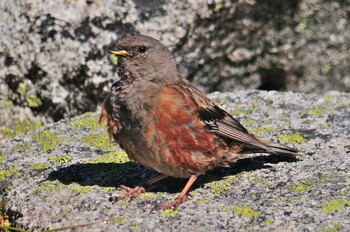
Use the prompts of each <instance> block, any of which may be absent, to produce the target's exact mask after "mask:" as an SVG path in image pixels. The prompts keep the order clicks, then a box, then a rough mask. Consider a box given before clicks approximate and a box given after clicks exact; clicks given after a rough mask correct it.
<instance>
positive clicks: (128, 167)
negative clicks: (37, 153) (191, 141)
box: [48, 155, 298, 193]
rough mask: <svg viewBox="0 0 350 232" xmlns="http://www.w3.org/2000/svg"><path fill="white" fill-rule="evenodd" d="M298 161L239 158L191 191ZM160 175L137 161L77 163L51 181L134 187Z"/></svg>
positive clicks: (172, 182)
mask: <svg viewBox="0 0 350 232" xmlns="http://www.w3.org/2000/svg"><path fill="white" fill-rule="evenodd" d="M297 161H298V160H297V159H296V158H293V157H288V156H281V155H269V156H256V157H252V158H243V159H239V160H238V161H237V162H236V163H234V164H232V165H231V167H229V168H216V169H214V170H212V171H209V172H207V173H206V175H202V176H200V177H199V178H198V180H197V181H196V182H195V184H194V185H193V186H192V188H191V190H193V189H196V188H199V187H200V186H202V185H203V184H205V183H209V182H212V181H218V180H221V179H223V178H224V177H226V176H231V175H237V174H239V173H241V172H249V171H254V170H259V169H268V168H271V166H270V165H269V164H277V163H280V162H297ZM156 175H157V173H156V172H153V171H150V170H148V169H146V168H144V167H143V166H141V165H139V164H136V163H133V162H126V163H97V164H73V165H70V166H68V167H64V168H61V169H58V170H56V171H53V172H51V173H50V174H49V176H48V180H58V181H60V182H61V183H63V184H71V183H77V184H79V185H82V186H93V185H97V186H100V187H118V186H120V185H126V186H130V187H131V186H135V185H139V184H141V183H142V182H144V181H146V180H148V179H150V178H151V177H153V176H156ZM186 182H187V179H181V178H179V179H175V178H172V177H169V178H166V179H164V180H162V181H159V182H157V183H155V184H154V185H152V186H150V187H149V188H147V191H150V192H168V193H178V192H180V191H181V190H182V188H183V187H184V186H185V184H186Z"/></svg>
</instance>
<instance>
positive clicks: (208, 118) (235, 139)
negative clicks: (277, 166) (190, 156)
mask: <svg viewBox="0 0 350 232" xmlns="http://www.w3.org/2000/svg"><path fill="white" fill-rule="evenodd" d="M180 85H181V86H182V87H184V89H185V90H186V91H187V94H188V95H190V96H191V98H192V100H193V101H194V102H195V103H196V105H197V106H198V110H197V114H198V118H199V119H200V120H202V121H203V122H204V123H205V124H206V126H207V128H208V129H209V130H210V131H211V132H212V133H215V134H217V135H218V136H220V137H223V138H225V140H226V141H227V140H229V141H230V142H232V143H238V144H242V145H243V146H248V147H255V148H257V149H260V150H263V151H265V152H268V153H275V152H274V151H273V150H272V149H271V148H269V147H268V146H267V145H265V144H264V143H262V142H261V141H260V140H258V139H257V138H255V137H254V136H253V135H251V134H250V133H249V132H248V131H247V129H246V128H244V127H243V126H242V124H240V123H239V122H238V121H237V120H236V119H235V118H233V117H232V116H231V115H230V114H229V113H227V112H226V111H225V110H223V109H221V108H220V107H219V106H217V105H216V104H215V103H214V102H213V101H212V100H210V99H209V98H207V97H206V96H204V95H203V94H202V93H201V92H200V91H199V90H198V89H197V88H196V87H195V86H193V85H192V84H191V83H190V82H188V81H186V80H184V81H183V82H182V83H181V84H180Z"/></svg>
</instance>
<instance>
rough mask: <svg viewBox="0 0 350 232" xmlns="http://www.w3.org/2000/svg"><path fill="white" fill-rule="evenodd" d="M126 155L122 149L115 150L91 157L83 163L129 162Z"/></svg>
mask: <svg viewBox="0 0 350 232" xmlns="http://www.w3.org/2000/svg"><path fill="white" fill-rule="evenodd" d="M129 161H130V160H129V158H128V155H127V154H126V153H125V152H123V151H116V152H111V153H108V154H107V155H102V156H98V157H96V158H92V159H90V160H88V161H86V162H85V163H87V164H98V163H126V162H129Z"/></svg>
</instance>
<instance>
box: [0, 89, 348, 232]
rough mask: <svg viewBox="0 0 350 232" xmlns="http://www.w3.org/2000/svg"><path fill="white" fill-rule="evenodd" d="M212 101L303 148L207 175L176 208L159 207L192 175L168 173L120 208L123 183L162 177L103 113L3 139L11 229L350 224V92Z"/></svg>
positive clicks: (0, 186)
mask: <svg viewBox="0 0 350 232" xmlns="http://www.w3.org/2000/svg"><path fill="white" fill-rule="evenodd" d="M210 97H211V98H212V99H213V100H214V101H216V102H218V103H219V104H220V105H221V106H222V107H224V108H225V109H227V111H228V112H230V113H232V114H233V115H234V116H235V117H236V118H238V119H239V120H240V121H241V122H242V123H243V125H245V126H246V127H247V128H248V129H249V130H250V131H251V132H253V133H255V134H258V135H260V136H263V137H266V138H268V139H271V140H275V141H279V142H281V143H286V144H288V145H290V146H293V147H295V148H297V149H299V150H300V151H301V153H302V157H300V158H296V159H292V158H290V157H283V156H271V155H263V154H255V155H246V156H244V157H242V158H241V159H240V160H239V161H238V162H237V163H236V164H233V165H232V166H231V167H230V168H218V169H216V170H213V171H211V172H209V173H207V174H206V175H204V176H201V177H200V178H199V180H198V181H197V182H196V183H195V185H194V186H193V187H192V188H191V191H190V192H189V195H190V199H189V200H188V201H187V202H185V203H184V204H182V205H181V206H180V207H179V208H178V209H175V210H166V211H162V212H158V211H152V209H153V208H154V207H155V206H156V205H157V204H159V203H160V202H166V201H168V200H171V199H173V198H174V197H175V195H176V194H177V193H178V192H179V191H180V190H181V189H182V187H183V186H184V184H185V183H186V180H181V179H173V178H168V179H166V180H164V181H162V182H160V183H158V184H156V185H155V186H154V187H153V188H152V189H150V190H149V192H147V193H145V194H143V195H141V196H140V198H138V199H135V200H134V201H131V202H127V201H120V202H116V203H114V204H112V203H111V202H109V200H108V199H109V197H111V196H117V195H118V194H120V193H121V191H120V190H117V189H116V188H117V187H118V186H119V185H120V184H126V185H128V186H132V185H135V184H138V183H140V182H142V181H145V180H147V179H148V178H150V177H151V176H153V175H156V173H154V172H152V171H150V170H147V169H146V168H144V167H142V166H140V165H137V164H135V163H132V162H129V160H128V159H127V156H126V154H125V153H124V152H123V151H122V150H121V149H120V148H119V147H118V146H116V145H113V144H111V143H110V142H109V140H108V136H107V133H106V128H101V127H99V125H98V124H97V120H98V113H86V114H83V115H81V116H78V117H75V118H72V119H69V120H63V121H60V122H57V123H53V124H50V125H48V126H46V127H44V128H42V129H40V130H37V131H34V132H31V133H29V134H28V135H25V136H16V137H15V138H14V139H11V140H1V141H0V148H1V154H0V166H1V170H0V193H1V199H2V200H1V202H0V205H2V207H3V211H5V212H7V214H8V216H9V217H10V222H11V223H12V225H14V226H16V227H19V228H24V229H28V230H36V231H39V230H42V229H45V228H51V229H53V228H59V227H66V226H73V227H74V226H76V227H78V226H82V228H77V230H78V231H85V230H88V231H116V230H136V231H164V230H170V231H174V230H180V231H194V230H196V231H217V230H227V231H236V230H254V231H256V230H259V231H271V230H277V231H304V230H309V231H322V230H325V231H328V230H344V231H345V230H346V228H349V227H350V219H349V216H348V215H349V213H350V188H349V182H350V176H349V173H350V158H349V147H350V131H349V126H350V120H349V119H350V118H349V115H350V107H349V106H350V100H349V99H350V94H346V93H339V92H335V91H333V92H328V93H326V94H324V95H318V94H302V93H291V92H286V93H279V92H275V91H270V92H266V91H238V92H236V93H217V92H216V93H213V94H211V95H210Z"/></svg>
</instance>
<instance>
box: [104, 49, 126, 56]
mask: <svg viewBox="0 0 350 232" xmlns="http://www.w3.org/2000/svg"><path fill="white" fill-rule="evenodd" d="M109 53H110V54H112V55H116V56H128V55H129V53H128V52H127V51H125V50H118V51H109Z"/></svg>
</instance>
